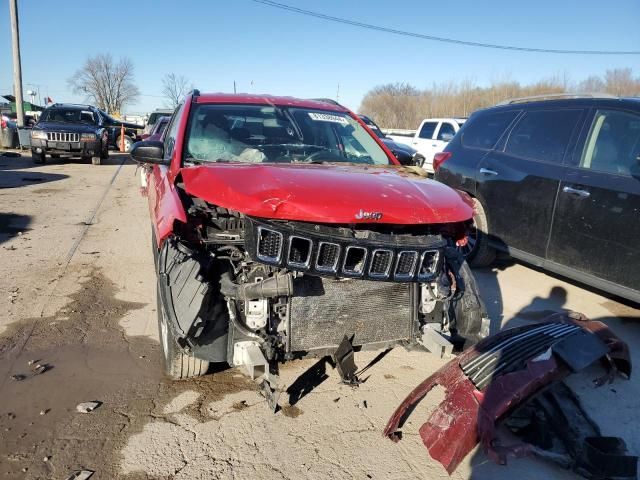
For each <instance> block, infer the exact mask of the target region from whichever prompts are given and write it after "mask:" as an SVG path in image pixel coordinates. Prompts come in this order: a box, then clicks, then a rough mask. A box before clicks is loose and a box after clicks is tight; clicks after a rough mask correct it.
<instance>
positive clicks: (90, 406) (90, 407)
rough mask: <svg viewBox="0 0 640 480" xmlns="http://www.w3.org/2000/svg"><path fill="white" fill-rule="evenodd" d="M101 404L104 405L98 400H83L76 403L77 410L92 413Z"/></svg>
mask: <svg viewBox="0 0 640 480" xmlns="http://www.w3.org/2000/svg"><path fill="white" fill-rule="evenodd" d="M100 405H102V402H97V401H92V402H82V403H79V404H78V405H76V410H77V411H78V412H80V413H91V412H93V411H94V410H95V409H96V408H98V407H99V406H100Z"/></svg>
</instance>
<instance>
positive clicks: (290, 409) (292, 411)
mask: <svg viewBox="0 0 640 480" xmlns="http://www.w3.org/2000/svg"><path fill="white" fill-rule="evenodd" d="M302 413H303V412H302V410H300V409H299V408H298V407H296V406H295V405H285V406H284V407H282V414H283V415H284V416H285V417H289V418H296V417H299V416H300V415H302Z"/></svg>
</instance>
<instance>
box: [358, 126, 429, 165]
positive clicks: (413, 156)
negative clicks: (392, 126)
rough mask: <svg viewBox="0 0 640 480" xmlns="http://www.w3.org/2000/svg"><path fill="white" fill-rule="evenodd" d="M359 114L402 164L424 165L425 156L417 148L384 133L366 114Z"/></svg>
mask: <svg viewBox="0 0 640 480" xmlns="http://www.w3.org/2000/svg"><path fill="white" fill-rule="evenodd" d="M358 116H359V117H360V119H361V120H362V121H363V122H364V123H365V124H366V125H367V127H369V128H370V129H371V131H372V132H373V133H375V134H376V135H377V136H378V138H379V139H380V140H381V141H382V143H384V144H385V145H386V146H387V148H388V149H389V150H391V153H393V154H394V155H395V156H396V158H397V159H398V161H399V162H400V163H401V164H402V165H417V166H419V167H422V165H423V164H424V157H423V156H422V155H421V154H420V153H419V152H418V151H417V150H416V149H415V148H413V147H411V146H409V145H407V144H404V143H400V142H396V141H394V140H392V139H391V138H389V137H388V136H387V135H385V134H384V133H382V130H381V129H380V127H378V125H377V124H376V123H375V122H374V121H373V120H371V119H370V118H369V117H367V116H366V115H358Z"/></svg>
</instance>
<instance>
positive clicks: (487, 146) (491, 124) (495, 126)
mask: <svg viewBox="0 0 640 480" xmlns="http://www.w3.org/2000/svg"><path fill="white" fill-rule="evenodd" d="M518 113H520V112H519V111H517V110H512V111H508V112H496V113H487V114H484V115H483V114H479V115H477V116H476V117H475V118H472V119H471V120H470V121H469V122H466V123H465V126H464V129H463V130H462V137H461V140H462V145H464V146H465V147H467V148H479V149H482V150H491V149H492V148H493V147H494V146H495V144H496V143H497V142H498V140H499V139H500V137H501V136H502V134H503V133H504V131H505V130H506V129H507V127H508V126H509V125H510V124H511V122H512V121H513V120H514V119H515V118H516V116H517V115H518Z"/></svg>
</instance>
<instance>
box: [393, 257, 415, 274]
mask: <svg viewBox="0 0 640 480" xmlns="http://www.w3.org/2000/svg"><path fill="white" fill-rule="evenodd" d="M417 260H418V253H417V252H400V253H399V254H398V265H397V266H396V276H398V277H400V276H403V277H412V276H413V272H414V271H415V268H416V263H417Z"/></svg>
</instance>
